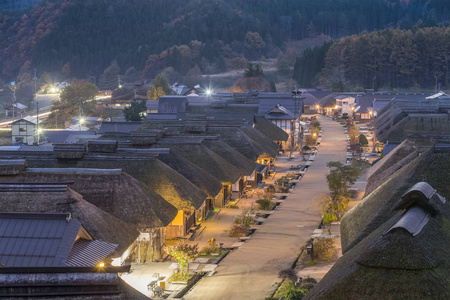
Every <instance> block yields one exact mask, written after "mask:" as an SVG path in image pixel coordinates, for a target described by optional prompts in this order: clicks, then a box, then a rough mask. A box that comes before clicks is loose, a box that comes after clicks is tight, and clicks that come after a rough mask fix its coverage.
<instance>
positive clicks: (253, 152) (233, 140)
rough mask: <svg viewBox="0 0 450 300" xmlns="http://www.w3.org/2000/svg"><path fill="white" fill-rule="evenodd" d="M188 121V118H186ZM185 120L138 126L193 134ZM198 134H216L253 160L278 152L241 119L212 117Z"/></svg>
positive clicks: (274, 146)
mask: <svg viewBox="0 0 450 300" xmlns="http://www.w3.org/2000/svg"><path fill="white" fill-rule="evenodd" d="M187 121H189V120H187ZM187 121H186V120H184V121H183V120H158V121H148V120H147V121H145V122H143V124H142V126H141V127H140V128H139V130H141V131H145V130H147V129H165V130H166V135H170V136H183V135H184V136H185V135H191V136H192V135H193V133H192V132H189V133H188V132H186V131H185V123H186V122H187ZM199 134H200V135H203V136H204V135H218V136H219V137H220V139H222V140H223V141H224V142H226V143H227V144H228V145H230V146H231V147H233V148H235V149H236V150H237V151H238V152H240V153H241V154H243V155H244V156H246V157H247V158H249V159H251V160H252V161H255V160H256V159H257V158H258V156H259V155H261V154H263V153H264V152H267V153H269V154H271V155H272V156H275V155H276V154H277V153H278V146H277V145H276V144H275V143H274V142H273V140H271V139H270V138H268V137H267V136H265V135H264V134H263V133H261V132H260V131H259V130H257V129H255V128H253V127H251V126H249V125H246V124H245V123H244V122H243V121H242V120H234V119H214V120H206V127H205V131H204V132H203V131H202V132H199Z"/></svg>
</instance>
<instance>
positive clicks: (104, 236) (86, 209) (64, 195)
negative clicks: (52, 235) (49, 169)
mask: <svg viewBox="0 0 450 300" xmlns="http://www.w3.org/2000/svg"><path fill="white" fill-rule="evenodd" d="M2 180H3V178H2ZM22 190H23V189H22ZM0 199H1V200H0V211H2V212H42V213H68V212H70V213H71V214H72V217H73V218H74V219H76V220H79V221H80V222H81V223H82V224H83V226H84V227H85V228H86V229H87V231H88V232H89V234H90V235H91V236H92V237H93V238H94V239H96V240H100V241H104V242H108V243H114V244H119V246H118V247H117V249H116V251H117V252H118V253H123V251H125V250H126V249H127V248H128V247H129V246H130V245H131V244H132V243H133V242H134V241H135V240H136V238H137V237H138V235H139V232H138V231H136V229H135V227H134V226H133V225H130V224H127V223H125V222H123V221H121V220H119V219H118V218H116V217H114V216H113V215H111V214H109V213H107V212H105V211H103V210H101V209H100V208H98V207H96V206H94V205H92V204H90V203H89V202H87V201H86V200H84V199H83V197H82V196H81V195H80V194H78V193H76V192H75V191H73V190H71V189H70V188H66V190H64V191H59V190H55V191H49V190H46V191H42V192H32V191H9V192H0Z"/></svg>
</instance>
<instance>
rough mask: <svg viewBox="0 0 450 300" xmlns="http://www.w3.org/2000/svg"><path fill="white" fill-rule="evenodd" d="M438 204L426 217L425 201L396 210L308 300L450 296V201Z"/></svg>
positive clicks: (355, 248)
mask: <svg viewBox="0 0 450 300" xmlns="http://www.w3.org/2000/svg"><path fill="white" fill-rule="evenodd" d="M386 188H387V187H385V189H386ZM438 193H441V191H440V190H438ZM397 200H399V199H398V198H397ZM438 203H440V204H438ZM435 204H437V212H436V213H435V214H434V215H427V214H426V212H425V214H423V215H422V216H421V217H420V218H417V216H418V215H417V212H420V211H423V210H422V207H421V206H420V205H418V206H413V207H411V208H410V209H409V210H407V211H406V212H404V211H392V210H391V211H390V212H391V213H390V214H389V216H388V217H387V219H386V220H385V222H384V223H382V224H381V225H380V226H378V227H377V228H376V229H374V230H373V231H372V232H371V233H370V234H369V235H368V236H367V237H366V238H365V239H364V240H362V241H361V242H360V243H358V244H357V245H356V246H354V247H353V248H351V249H350V250H348V251H347V252H346V253H345V254H344V256H343V257H341V258H340V259H339V260H338V261H337V263H336V264H335V265H334V266H333V268H332V269H331V270H330V271H329V272H328V273H327V274H326V275H325V277H324V278H323V279H322V280H321V281H320V282H319V283H318V284H317V285H316V286H315V287H314V289H313V290H312V291H311V292H310V293H309V294H308V295H307V296H306V298H305V299H315V300H317V299H338V300H339V299H450V247H448V245H449V244H450V227H449V226H448V225H449V224H450V217H449V216H450V204H449V203H448V202H446V203H442V202H440V201H439V200H437V201H436V202H435ZM413 215H414V216H413ZM410 216H411V218H409V217H410ZM400 217H401V218H400ZM399 218H400V219H399ZM408 218H409V219H408ZM419 222H421V224H420V225H421V226H423V227H421V228H420V230H418V232H415V231H414V232H411V229H413V230H416V229H417V228H418V227H417V224H418V223H419ZM408 223H409V224H408ZM414 223H415V224H414ZM408 225H413V226H412V227H409V226H408Z"/></svg>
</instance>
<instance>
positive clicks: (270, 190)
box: [267, 185, 275, 194]
mask: <svg viewBox="0 0 450 300" xmlns="http://www.w3.org/2000/svg"><path fill="white" fill-rule="evenodd" d="M267 192H268V193H272V194H273V193H275V187H274V186H273V185H269V186H268V187H267Z"/></svg>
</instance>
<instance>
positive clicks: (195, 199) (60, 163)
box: [0, 145, 207, 222]
mask: <svg viewBox="0 0 450 300" xmlns="http://www.w3.org/2000/svg"><path fill="white" fill-rule="evenodd" d="M69 146H70V145H69ZM119 150H120V149H117V150H116V152H115V153H90V152H81V154H82V155H80V156H77V157H76V158H75V159H73V158H72V159H66V158H65V157H62V158H59V157H58V156H57V157H58V158H55V157H54V154H55V152H54V151H52V150H49V151H46V152H45V153H42V154H38V153H35V152H34V151H0V157H2V158H3V157H5V158H26V159H27V162H28V166H29V167H31V168H48V167H50V168H97V169H119V168H120V169H122V170H123V171H124V172H126V173H128V174H130V175H131V176H132V177H134V178H135V179H137V180H139V181H140V182H141V183H143V185H144V188H145V191H146V193H149V197H150V198H152V194H151V193H152V192H153V193H156V194H158V195H159V196H161V197H162V198H163V199H164V200H165V201H160V202H159V200H158V199H156V201H157V204H156V206H157V207H158V209H159V210H161V211H162V214H161V215H160V216H159V217H160V219H161V220H163V219H164V215H168V216H169V215H170V214H171V212H172V211H173V207H175V208H177V209H188V210H190V209H198V208H199V207H200V206H201V205H202V204H203V202H204V200H205V199H206V198H207V195H206V194H205V193H203V191H202V190H201V189H200V188H198V187H197V186H195V185H194V184H193V183H192V182H190V181H189V180H187V179H186V178H185V177H183V176H182V175H181V174H179V173H178V172H176V171H175V170H173V169H172V168H170V167H169V166H167V165H165V164H164V163H163V162H161V161H160V160H158V159H156V158H155V157H156V156H157V155H158V154H157V152H156V153H154V152H152V150H151V149H149V151H150V152H151V153H146V152H145V151H143V152H142V153H141V152H138V153H136V151H132V150H133V149H130V151H128V152H127V149H122V150H124V151H119ZM166 201H167V202H168V203H167V202H166ZM168 219H170V220H172V219H171V217H170V216H169V218H168ZM164 222H166V220H165V221H164Z"/></svg>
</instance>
